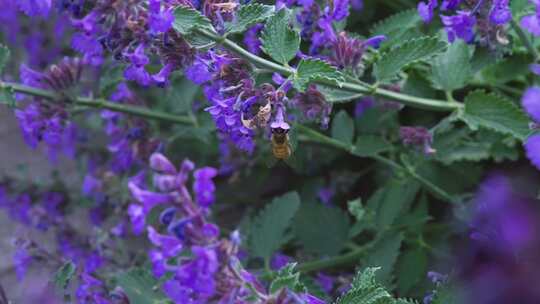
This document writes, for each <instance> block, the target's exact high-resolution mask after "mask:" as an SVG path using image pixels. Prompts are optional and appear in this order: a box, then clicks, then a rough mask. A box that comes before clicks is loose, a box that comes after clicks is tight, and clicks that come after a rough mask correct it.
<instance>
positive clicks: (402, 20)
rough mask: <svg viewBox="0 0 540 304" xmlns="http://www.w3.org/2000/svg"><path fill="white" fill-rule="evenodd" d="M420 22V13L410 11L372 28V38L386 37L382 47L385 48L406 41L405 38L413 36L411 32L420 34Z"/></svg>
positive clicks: (413, 10) (414, 10)
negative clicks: (377, 36) (376, 36)
mask: <svg viewBox="0 0 540 304" xmlns="http://www.w3.org/2000/svg"><path fill="white" fill-rule="evenodd" d="M420 21H421V20H420V16H419V15H418V11H417V10H416V9H409V10H405V11H402V12H399V13H397V14H394V15H392V16H390V17H388V18H386V19H384V20H382V21H379V22H378V23H376V24H375V25H374V26H373V27H372V28H371V30H370V32H371V35H372V36H375V35H384V36H386V40H385V41H384V42H383V43H382V45H381V47H382V48H384V47H387V46H391V45H394V44H395V43H399V41H404V40H405V39H404V38H405V37H406V36H409V35H411V32H413V33H415V34H416V33H418V34H420V31H419V30H418V24H419V23H420Z"/></svg>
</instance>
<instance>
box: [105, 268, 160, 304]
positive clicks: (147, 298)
mask: <svg viewBox="0 0 540 304" xmlns="http://www.w3.org/2000/svg"><path fill="white" fill-rule="evenodd" d="M116 280H117V283H118V285H119V286H120V287H122V290H123V292H124V293H125V294H126V295H127V297H128V299H129V303H130V304H158V303H163V302H164V300H165V295H164V294H163V293H162V292H161V289H160V288H159V286H158V282H157V280H156V279H154V276H153V275H152V274H151V273H150V272H149V271H148V270H145V269H143V268H133V269H131V270H128V271H126V272H123V273H120V274H119V275H118V276H117V277H116Z"/></svg>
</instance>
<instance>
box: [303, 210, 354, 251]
mask: <svg viewBox="0 0 540 304" xmlns="http://www.w3.org/2000/svg"><path fill="white" fill-rule="evenodd" d="M293 230H294V235H295V236H296V238H297V239H298V240H299V241H300V243H301V244H302V246H303V247H304V249H305V250H306V251H308V252H312V253H316V254H319V255H329V256H332V255H335V254H337V253H339V252H340V251H341V249H343V246H344V245H345V243H346V242H347V239H348V236H349V218H348V216H347V214H346V213H345V212H343V211H342V210H341V209H339V208H335V207H334V208H332V207H327V206H324V205H323V204H320V203H304V204H302V206H301V208H300V211H299V212H298V214H297V215H296V217H295V219H294V224H293ZM321 240H324V242H321Z"/></svg>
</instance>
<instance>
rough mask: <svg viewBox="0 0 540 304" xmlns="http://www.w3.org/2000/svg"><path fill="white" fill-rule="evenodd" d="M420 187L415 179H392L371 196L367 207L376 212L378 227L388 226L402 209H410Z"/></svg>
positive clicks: (384, 227) (381, 228)
mask: <svg viewBox="0 0 540 304" xmlns="http://www.w3.org/2000/svg"><path fill="white" fill-rule="evenodd" d="M419 188H420V187H419V185H418V183H416V182H414V181H410V180H407V181H401V180H396V179H392V180H390V181H388V183H387V184H386V185H385V186H384V187H383V188H381V189H379V190H378V191H377V192H375V194H373V195H372V196H371V197H370V198H369V200H368V202H367V207H368V208H369V209H370V210H373V211H374V212H375V223H376V225H377V228H378V229H380V230H383V229H386V228H388V227H389V226H390V225H392V223H394V221H395V219H396V218H397V217H398V216H399V214H400V213H401V212H402V211H406V210H408V209H409V206H410V205H411V203H412V202H413V200H414V198H415V196H416V193H417V192H418V190H419Z"/></svg>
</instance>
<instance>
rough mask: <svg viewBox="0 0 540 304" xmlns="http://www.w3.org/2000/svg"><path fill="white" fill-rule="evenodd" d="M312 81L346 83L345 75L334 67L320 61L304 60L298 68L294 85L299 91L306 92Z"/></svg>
mask: <svg viewBox="0 0 540 304" xmlns="http://www.w3.org/2000/svg"><path fill="white" fill-rule="evenodd" d="M312 81H325V82H331V83H335V84H338V85H339V84H340V83H342V82H344V81H345V79H344V78H343V75H342V74H341V73H340V72H339V71H338V70H337V69H336V68H335V67H333V66H331V65H330V64H328V63H327V62H325V61H322V60H319V59H302V60H301V61H300V63H299V64H298V67H297V68H296V73H295V74H294V77H293V85H294V87H295V88H296V89H297V90H299V91H302V92H303V91H305V90H306V89H307V87H308V84H309V83H310V82H312Z"/></svg>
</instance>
